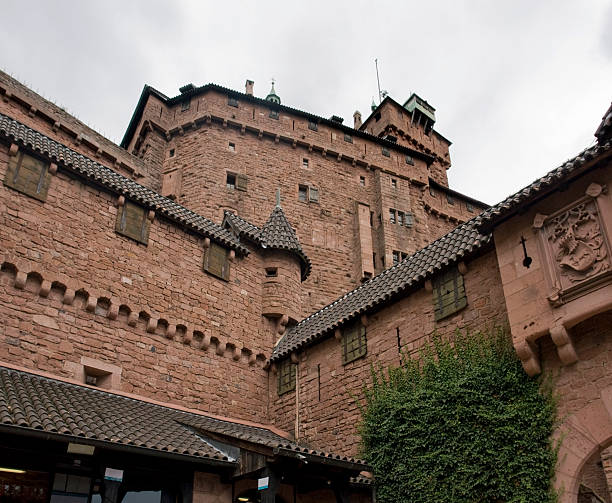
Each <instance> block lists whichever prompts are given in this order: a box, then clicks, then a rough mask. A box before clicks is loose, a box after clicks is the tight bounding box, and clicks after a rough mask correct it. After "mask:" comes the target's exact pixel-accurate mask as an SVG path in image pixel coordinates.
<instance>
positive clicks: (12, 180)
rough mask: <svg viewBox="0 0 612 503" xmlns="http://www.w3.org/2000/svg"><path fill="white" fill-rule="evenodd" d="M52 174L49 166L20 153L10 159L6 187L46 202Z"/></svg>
mask: <svg viewBox="0 0 612 503" xmlns="http://www.w3.org/2000/svg"><path fill="white" fill-rule="evenodd" d="M50 182H51V173H49V165H48V164H47V163H45V162H43V161H41V160H39V159H36V158H35V157H32V156H30V155H27V154H25V153H23V152H19V153H18V154H17V155H16V156H13V157H11V158H10V159H9V164H8V169H7V170H6V176H5V178H4V185H6V186H7V187H11V188H12V189H15V190H18V191H19V192H22V193H23V194H27V195H28V196H30V197H33V198H35V199H38V200H39V201H46V199H47V192H48V190H49V183H50Z"/></svg>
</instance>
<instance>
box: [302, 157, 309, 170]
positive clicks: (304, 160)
mask: <svg viewBox="0 0 612 503" xmlns="http://www.w3.org/2000/svg"><path fill="white" fill-rule="evenodd" d="M302 168H304V169H308V159H302Z"/></svg>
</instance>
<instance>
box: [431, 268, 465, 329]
mask: <svg viewBox="0 0 612 503" xmlns="http://www.w3.org/2000/svg"><path fill="white" fill-rule="evenodd" d="M431 283H432V287H433V292H432V297H433V304H434V317H435V320H436V321H440V320H443V319H444V318H447V317H449V316H452V315H453V314H455V313H457V312H459V311H461V310H462V309H464V308H465V307H466V306H467V295H466V293H465V282H464V279H463V275H462V274H461V273H460V272H459V269H458V268H457V266H454V267H451V268H449V269H447V270H445V271H443V272H441V273H439V274H437V275H436V276H435V277H434V278H433V279H432V282H431Z"/></svg>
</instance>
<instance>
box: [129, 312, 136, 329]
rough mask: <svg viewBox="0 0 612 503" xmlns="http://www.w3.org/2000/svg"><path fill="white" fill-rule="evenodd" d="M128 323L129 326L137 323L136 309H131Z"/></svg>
mask: <svg viewBox="0 0 612 503" xmlns="http://www.w3.org/2000/svg"><path fill="white" fill-rule="evenodd" d="M127 323H128V325H129V326H130V327H135V326H136V325H137V323H138V313H137V312H136V311H131V312H130V315H129V316H128V322H127Z"/></svg>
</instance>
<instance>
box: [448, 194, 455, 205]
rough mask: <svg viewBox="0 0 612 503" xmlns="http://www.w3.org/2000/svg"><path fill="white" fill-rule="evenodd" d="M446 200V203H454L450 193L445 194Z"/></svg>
mask: <svg viewBox="0 0 612 503" xmlns="http://www.w3.org/2000/svg"><path fill="white" fill-rule="evenodd" d="M446 200H447V201H448V204H451V205H452V204H455V198H454V197H453V196H451V195H450V194H446Z"/></svg>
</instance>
